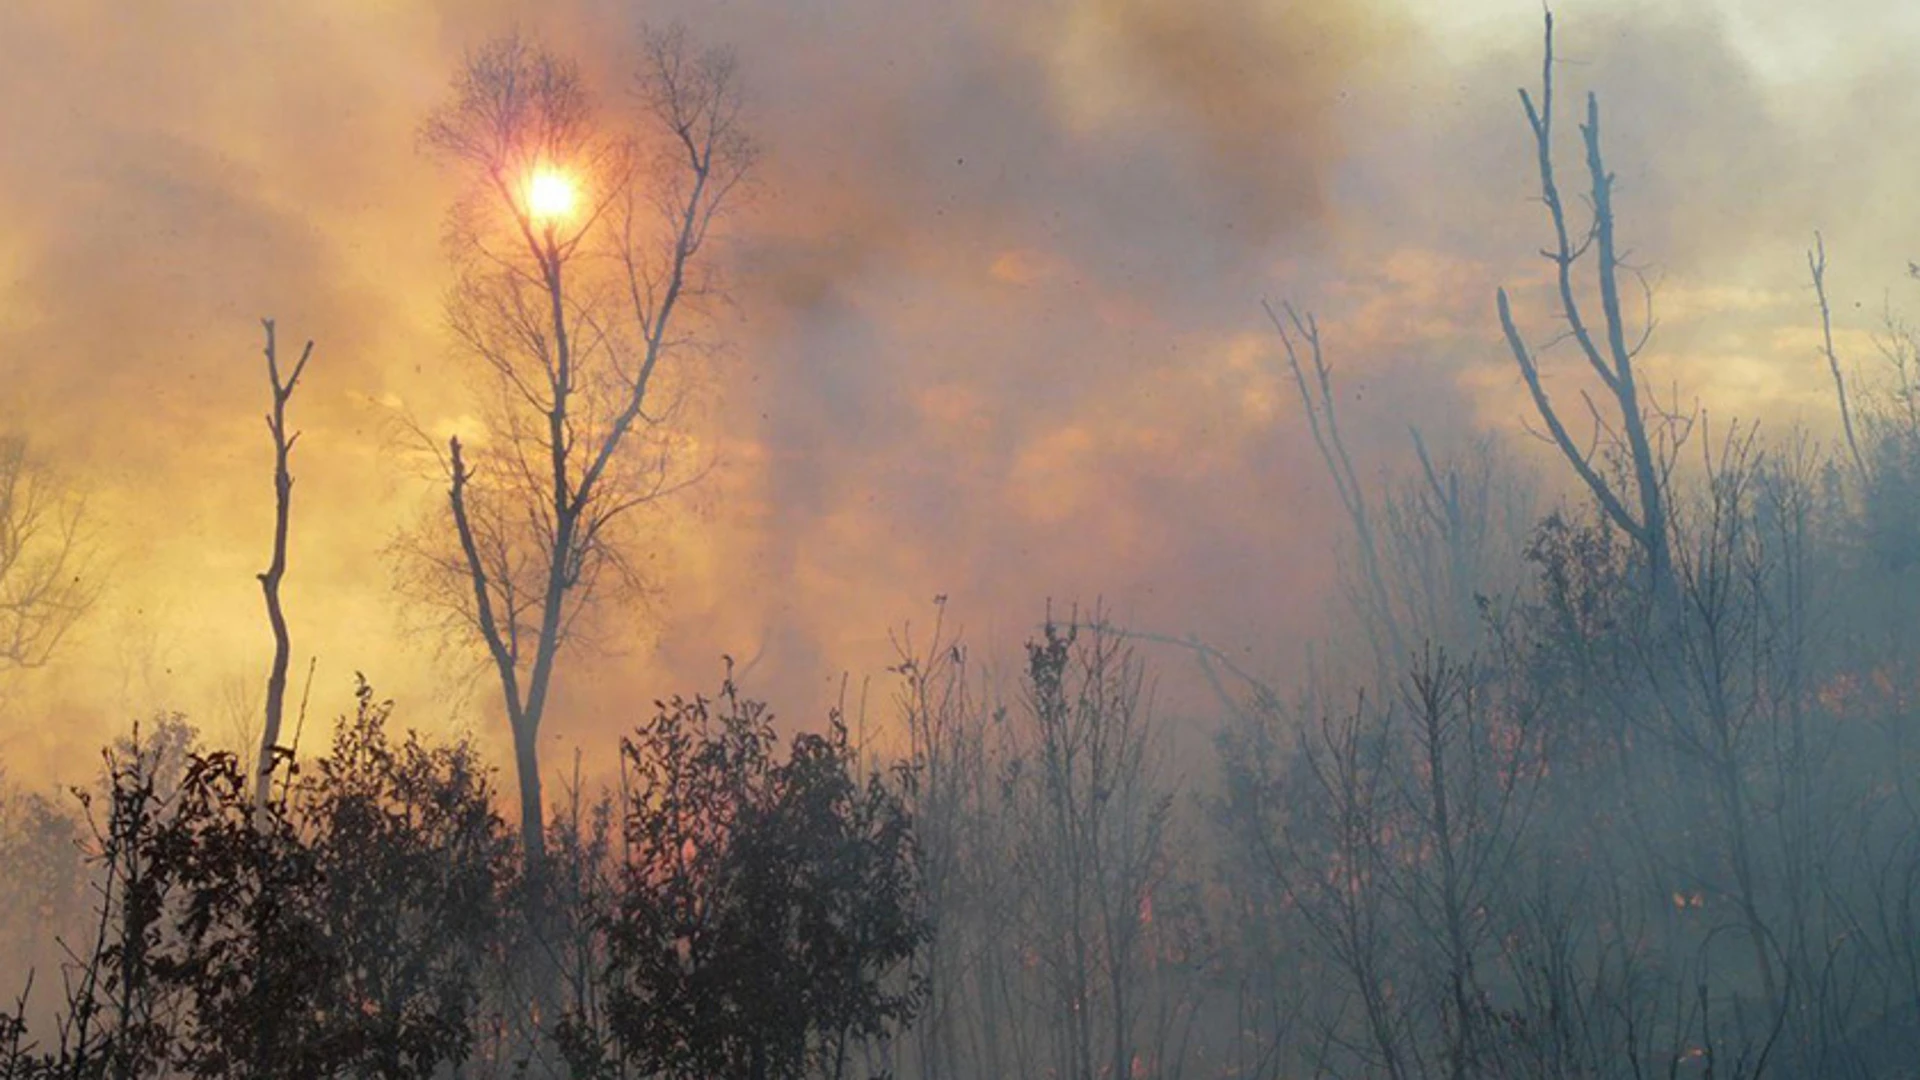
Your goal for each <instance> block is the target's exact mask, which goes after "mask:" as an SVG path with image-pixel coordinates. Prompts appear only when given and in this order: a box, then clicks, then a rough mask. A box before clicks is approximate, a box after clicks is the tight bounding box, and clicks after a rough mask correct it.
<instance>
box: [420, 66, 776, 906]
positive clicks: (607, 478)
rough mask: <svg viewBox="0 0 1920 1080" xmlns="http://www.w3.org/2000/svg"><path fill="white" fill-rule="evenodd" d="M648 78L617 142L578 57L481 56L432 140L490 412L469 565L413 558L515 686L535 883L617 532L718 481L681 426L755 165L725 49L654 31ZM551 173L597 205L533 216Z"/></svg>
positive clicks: (627, 547) (456, 468)
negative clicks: (725, 216) (558, 686)
mask: <svg viewBox="0 0 1920 1080" xmlns="http://www.w3.org/2000/svg"><path fill="white" fill-rule="evenodd" d="M638 67H639V70H638V73H637V76H636V80H635V83H634V86H635V93H636V95H637V97H638V98H639V104H640V106H641V111H642V113H643V115H644V116H645V117H646V118H647V120H648V121H649V123H648V124H647V125H646V128H645V129H644V130H639V131H634V132H631V133H627V132H620V131H617V130H615V129H614V128H613V127H611V126H610V125H609V124H607V123H606V122H605V121H603V120H602V119H601V118H600V117H599V116H598V115H597V114H596V112H595V110H594V108H593V105H592V102H591V100H590V98H589V97H588V95H587V92H586V89H585V86H584V83H583V81H582V79H581V77H580V74H579V72H578V71H577V69H576V68H575V67H574V66H573V65H572V64H570V63H568V62H566V61H564V60H561V59H558V58H556V57H554V56H553V55H551V54H549V53H546V52H544V51H542V50H541V49H540V48H538V47H537V46H535V45H533V44H531V43H529V42H527V41H525V40H524V39H520V38H507V39H504V40H502V41H500V42H497V43H496V44H494V45H492V46H490V47H488V48H487V49H485V50H483V51H481V52H480V53H478V54H476V55H475V56H473V57H472V58H470V59H469V61H468V64H467V68H466V70H465V71H464V72H463V73H462V75H461V76H460V78H458V79H457V80H456V81H455V86H454V94H453V97H452V100H451V101H450V102H449V103H448V104H447V105H446V106H445V107H443V108H442V109H441V110H440V111H438V112H436V113H435V114H434V116H433V117H432V118H431V119H430V120H429V121H428V123H427V125H426V127H425V129H424V131H423V134H422V141H423V142H424V144H425V145H426V146H428V147H429V148H430V149H432V150H433V151H435V152H436V153H437V154H438V155H439V156H441V157H442V158H443V159H444V160H447V161H448V162H450V163H451V164H453V165H454V166H455V167H456V168H457V169H459V170H460V171H461V172H462V173H463V174H464V176H465V178H466V180H467V182H468V189H467V192H466V194H465V195H464V196H463V198H462V200H461V201H460V203H459V204H457V205H456V207H455V209H454V212H453V215H452V226H451V228H450V229H449V248H450V251H451V252H452V256H453V259H454V262H455V265H456V267H457V269H458V270H459V273H460V280H459V284H458V285H457V286H456V289H455V291H454V293H453V296H452V299H451V300H450V302H449V321H450V322H451V324H452V327H453V330H454V333H455V335H456V337H457V339H458V340H459V342H460V343H461V345H462V346H463V348H464V351H465V352H467V353H468V354H469V355H470V356H471V358H472V359H473V360H474V361H475V366H476V368H477V370H478V372H479V374H480V375H481V388H482V391H483V394H484V395H485V400H486V403H487V409H486V412H485V413H484V423H485V430H484V432H483V433H481V437H479V438H476V439H474V440H473V441H472V442H471V443H470V444H463V443H462V442H460V441H459V440H454V441H453V442H451V443H449V449H450V450H451V462H450V466H449V476H448V479H449V488H448V502H447V508H448V511H449V512H450V514H451V518H452V521H451V528H450V529H446V528H445V524H444V523H443V524H442V525H441V526H440V527H441V528H443V529H445V531H444V532H442V534H441V537H442V539H441V540H440V544H441V545H442V546H443V547H445V546H452V545H449V544H448V543H447V541H448V540H452V541H455V542H457V546H458V554H457V555H455V556H448V555H445V554H441V555H438V556H435V555H433V554H431V552H432V551H433V550H434V545H433V544H431V543H426V544H419V545H415V546H418V547H420V548H422V549H424V550H425V551H427V552H428V553H429V554H428V557H426V558H424V559H421V560H419V562H418V564H417V565H418V567H419V569H420V570H421V571H422V572H423V573H424V574H426V575H429V576H431V577H434V578H436V579H443V578H448V577H451V578H454V579H457V585H456V584H454V583H453V582H448V581H438V583H437V584H434V585H431V586H429V587H427V588H424V589H423V590H422V591H423V592H425V593H427V594H430V595H437V596H439V597H441V598H443V599H451V600H453V601H454V602H455V605H456V610H457V612H458V614H459V616H460V618H461V620H462V621H463V622H465V623H466V624H467V626H468V627H469V628H470V629H471V630H472V631H473V632H474V633H475V635H476V636H477V637H478V638H479V639H480V641H481V643H482V644H483V645H484V646H485V650H486V653H487V656H488V658H489V660H490V661H491V663H492V666H493V667H494V669H495V673H496V675H497V676H498V678H499V680H500V686H501V691H502V696H503V698H504V704H505V706H506V713H507V717H508V720H509V723H510V724H511V726H512V728H513V733H514V741H515V747H516V752H517V755H518V765H519V769H520V772H521V802H522V807H521V809H522V815H523V817H522V838H523V841H524V843H525V845H526V850H527V853H528V858H529V862H530V865H531V867H532V868H533V869H534V870H535V872H536V873H537V869H538V863H539V862H540V860H541V858H542V853H543V849H544V843H545V841H544V832H543V828H542V826H541V807H540V799H541V796H540V782H539V772H538V760H537V754H536V752H535V747H536V745H537V744H536V741H535V740H536V735H537V733H538V730H539V727H540V723H541V718H542V716H543V715H544V712H545V708H546V702H547V700H548V696H549V693H550V690H551V686H552V682H553V679H554V678H555V670H556V664H557V657H558V655H559V653H560V651H561V648H562V646H563V645H564V644H565V643H566V642H567V641H568V640H569V639H570V638H571V637H573V635H574V631H575V628H576V625H577V624H579V623H580V622H581V620H583V619H585V618H586V617H587V616H588V614H589V613H590V612H591V611H592V609H593V608H594V607H595V605H596V602H598V601H600V600H603V599H605V598H606V597H607V596H609V595H610V590H609V588H608V586H609V585H610V584H623V583H624V584H628V585H633V584H637V582H636V581H635V579H636V577H637V575H636V573H635V571H634V567H635V566H636V565H637V561H636V560H635V558H634V555H633V548H634V547H635V546H636V543H637V541H636V539H635V538H634V537H633V536H632V535H630V534H628V533H627V532H626V531H624V530H623V529H622V528H621V527H620V526H621V524H622V522H624V521H625V520H626V519H627V518H629V517H630V516H631V515H632V514H633V513H634V512H636V511H638V510H640V509H642V508H643V507H646V506H648V505H650V504H653V503H655V502H657V501H658V500H659V499H661V498H662V497H664V496H665V495H667V494H669V493H671V492H673V491H675V490H678V489H680V488H681V487H684V486H686V485H688V484H691V483H692V482H694V481H695V480H697V479H698V478H699V476H700V475H702V472H703V470H702V469H701V468H700V467H699V465H698V463H697V462H695V463H689V462H687V461H686V460H685V453H684V450H683V449H682V448H683V447H684V441H683V440H680V439H679V438H678V437H677V434H676V433H675V432H673V431H672V430H671V428H670V424H671V421H672V420H673V416H674V412H675V406H676V405H677V404H678V403H679V402H680V401H681V400H683V395H684V390H683V385H684V383H685V382H686V381H688V380H687V372H686V371H685V368H686V365H687V362H688V361H689V360H691V358H692V357H694V356H695V355H697V354H698V351H699V349H700V347H701V333H700V332H701V330H703V329H704V326H703V325H701V324H700V323H699V322H698V321H697V320H699V319H700V318H701V316H702V315H703V312H702V311H701V310H700V305H701V304H702V303H703V302H704V301H705V300H707V299H709V298H710V297H712V296H714V295H715V294H716V292H717V285H716V283H715V276H714V273H713V271H712V270H711V269H710V267H709V263H710V260H709V259H708V258H707V255H706V253H707V245H708V243H709V241H710V239H711V237H712V230H713V227H714V224H715V222H716V221H717V220H718V219H719V217H720V216H721V214H722V211H723V210H724V209H725V207H726V206H727V204H728V202H729V198H730V196H731V195H732V194H733V193H734V192H735V191H736V190H737V189H738V187H739V186H740V184H741V183H742V182H743V180H744V178H745V177H746V175H747V172H748V170H749V168H750V167H751V165H752V161H753V147H752V144H751V141H750V140H749V138H748V137H747V135H746V132H745V129H744V126H743V125H742V122H741V105H740V95H739V89H738V77H737V73H736V71H735V68H734V65H733V61H732V60H731V58H730V57H729V56H728V55H727V54H725V53H723V52H715V51H703V50H700V49H697V48H696V47H694V45H693V44H692V43H691V42H690V41H689V40H688V38H687V36H686V35H685V34H684V33H683V32H681V31H679V30H677V29H676V30H670V31H667V32H664V33H653V34H649V35H647V37H646V38H645V40H644V43H643V45H642V48H641V52H640V56H639V65H638ZM536 171H540V174H541V175H545V174H546V173H554V174H558V175H560V176H562V177H564V180H563V181H562V182H565V183H568V184H570V185H571V186H572V187H574V188H577V189H578V190H579V191H581V192H582V193H584V195H585V198H584V202H585V204H586V205H585V206H584V208H581V209H579V210H578V212H577V213H571V214H566V215H555V214H550V213H544V212H541V213H537V212H536V207H535V206H534V205H533V200H532V198H531V194H530V192H531V185H532V178H533V177H534V176H535V175H536ZM690 320H696V321H694V322H691V323H690ZM669 372H671V373H672V374H671V377H670V378H668V379H667V381H666V382H665V383H664V384H663V376H667V375H668V373H669Z"/></svg>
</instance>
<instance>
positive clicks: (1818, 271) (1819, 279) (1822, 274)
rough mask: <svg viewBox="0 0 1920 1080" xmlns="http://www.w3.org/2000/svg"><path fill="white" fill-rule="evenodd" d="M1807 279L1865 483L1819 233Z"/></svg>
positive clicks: (1844, 422) (1850, 447) (1849, 442)
mask: <svg viewBox="0 0 1920 1080" xmlns="http://www.w3.org/2000/svg"><path fill="white" fill-rule="evenodd" d="M1807 276H1808V277H1811V278H1812V279H1813V294H1814V296H1815V297H1816V298H1817V299H1818V300H1819V302H1820V352H1821V355H1823V356H1825V357H1826V358H1827V370H1829V371H1831V372H1832V373H1833V393H1834V397H1835V398H1837V399H1838V400H1839V403H1840V426H1841V428H1842V430H1844V431H1845V432H1846V437H1847V452H1848V454H1850V455H1851V456H1852V457H1853V467H1854V468H1855V469H1856V470H1857V471H1858V472H1859V474H1860V479H1861V480H1862V481H1864V480H1866V478H1867V459H1866V458H1865V457H1863V456H1861V454H1860V440H1858V439H1857V438H1855V437H1854V434H1853V409H1852V407H1851V406H1850V405H1849V404H1848V402H1847V380H1846V377H1845V376H1844V375H1842V374H1841V373H1840V354H1839V353H1838V352H1836V351H1835V350H1834V347H1833V309H1832V307H1831V306H1829V305H1828V303H1827V242H1826V240H1825V239H1824V238H1822V237H1821V235H1820V234H1819V233H1818V232H1816V233H1814V234H1813V250H1812V251H1809V252H1807Z"/></svg>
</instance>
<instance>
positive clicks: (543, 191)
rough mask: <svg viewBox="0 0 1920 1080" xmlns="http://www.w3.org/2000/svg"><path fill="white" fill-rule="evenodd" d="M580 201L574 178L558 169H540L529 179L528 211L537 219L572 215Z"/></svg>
mask: <svg viewBox="0 0 1920 1080" xmlns="http://www.w3.org/2000/svg"><path fill="white" fill-rule="evenodd" d="M578 201H579V192H578V190H577V189H576V188H575V186H574V183H573V179H572V178H571V177H569V176H568V175H567V174H565V173H563V172H560V171H558V170H556V169H548V168H542V169H539V170H537V171H536V172H535V173H534V174H533V176H532V178H530V179H529V180H528V181H527V213H528V214H531V215H532V216H533V219H534V220H535V221H558V220H560V219H562V218H566V217H570V216H572V214H573V208H574V204H575V203H576V202H578Z"/></svg>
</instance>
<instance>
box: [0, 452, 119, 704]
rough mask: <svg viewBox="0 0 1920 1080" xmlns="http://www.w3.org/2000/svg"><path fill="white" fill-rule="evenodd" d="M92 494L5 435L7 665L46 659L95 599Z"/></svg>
mask: <svg viewBox="0 0 1920 1080" xmlns="http://www.w3.org/2000/svg"><path fill="white" fill-rule="evenodd" d="M92 571H93V549H92V547H91V546H90V544H89V543H88V531H87V507H86V501H85V500H84V499H83V498H81V497H80V496H79V495H77V494H75V492H74V491H73V489H72V488H71V487H69V486H68V485H67V484H66V483H65V482H64V481H63V480H62V478H61V477H60V476H59V475H58V474H57V473H56V472H55V471H54V470H53V469H52V468H50V467H49V466H48V465H46V464H45V463H44V462H42V461H40V460H39V459H37V458H35V457H34V456H33V455H32V453H31V452H30V451H29V449H28V445H27V440H26V439H24V438H21V437H19V436H5V437H0V668H8V667H12V668H27V667H38V666H40V665H42V664H44V663H46V662H47V661H48V660H49V659H50V658H51V657H52V656H53V654H54V652H55V650H56V649H58V648H59V645H60V643H61V641H62V640H63V639H65V637H66V636H67V633H68V632H69V631H71V630H72V629H73V627H74V624H75V623H77V622H78V621H79V620H80V617H81V616H82V615H84V614H85V613H86V611H87V609H88V608H89V607H91V606H92V604H93V601H94V598H95V597H96V596H97V595H98V584H97V582H95V581H94V580H93V578H92Z"/></svg>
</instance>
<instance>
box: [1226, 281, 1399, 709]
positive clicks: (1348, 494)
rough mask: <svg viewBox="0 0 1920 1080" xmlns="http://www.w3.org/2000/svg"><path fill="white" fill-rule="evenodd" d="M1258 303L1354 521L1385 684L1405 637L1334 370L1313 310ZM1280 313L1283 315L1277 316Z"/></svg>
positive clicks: (1364, 607)
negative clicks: (1343, 424) (1343, 421)
mask: <svg viewBox="0 0 1920 1080" xmlns="http://www.w3.org/2000/svg"><path fill="white" fill-rule="evenodd" d="M1261 306H1262V307H1264V308H1265V309H1266V312H1267V319H1268V320H1269V321H1270V322H1272V323H1273V328H1274V330H1275V331H1276V332H1278V333H1279V335H1280V345H1281V347H1282V348H1283V349H1285V350H1286V354H1287V370H1288V371H1289V372H1290V373H1291V374H1292V375H1293V385H1294V389H1295V391H1296V392H1297V393H1298V394H1299V395H1300V407H1301V409H1302V410H1304V411H1305V412H1306V414H1307V427H1308V429H1309V430H1310V431H1312V432H1313V444H1314V446H1316V447H1317V448H1319V450H1320V460H1321V462H1322V463H1323V464H1324V465H1326V467H1327V475H1328V476H1329V477H1331V478H1332V479H1333V487H1334V490H1335V491H1336V492H1337V493H1338V494H1339V496H1340V505H1341V507H1342V508H1343V509H1344V510H1346V512H1347V520H1348V522H1350V523H1351V524H1352V525H1353V538H1354V547H1355V550H1356V554H1357V556H1358V558H1359V560H1360V567H1359V570H1360V580H1359V582H1358V591H1359V593H1360V595H1359V597H1358V598H1357V604H1356V606H1357V607H1358V608H1359V610H1360V617H1361V623H1362V625H1363V626H1364V627H1365V628H1366V632H1367V637H1368V640H1369V641H1370V642H1371V644H1372V646H1373V656H1374V678H1375V680H1376V682H1377V684H1378V685H1381V686H1385V685H1386V684H1387V681H1388V674H1387V673H1388V672H1390V671H1392V670H1393V669H1394V668H1395V667H1396V666H1397V665H1398V664H1399V663H1400V661H1401V659H1402V657H1403V656H1404V655H1405V653H1406V639H1405V636H1404V635H1403V634H1402V633H1401V630H1400V621H1399V619H1398V618H1396V617H1395V614H1396V613H1395V609H1394V605H1393V599H1392V597H1391V596H1390V595H1389V593H1388V591H1387V583H1386V577H1385V575H1384V574H1383V573H1382V572H1381V569H1380V543H1379V540H1378V539H1377V537H1376V536H1375V533H1374V528H1373V520H1372V516H1371V513H1370V511H1369V508H1368V499H1367V494H1366V489H1365V488H1363V487H1362V486H1361V484H1360V475H1359V473H1358V472H1356V471H1355V470H1354V467H1353V457H1352V455H1350V454H1348V453H1347V443H1346V439H1345V438H1344V437H1342V436H1341V434H1340V413H1339V410H1337V409H1336V408H1335V407H1334V400H1333V369H1332V368H1331V367H1329V366H1328V365H1327V361H1326V354H1325V353H1324V352H1323V351H1322V349H1321V346H1320V324H1319V322H1318V321H1317V320H1316V319H1315V318H1314V317H1313V314H1312V313H1311V312H1309V313H1307V314H1306V315H1304V316H1303V315H1301V314H1300V312H1298V311H1296V310H1295V309H1294V307H1293V305H1292V304H1282V305H1281V307H1280V311H1275V310H1274V308H1273V305H1272V304H1270V303H1266V302H1264V301H1263V302H1262V305H1261ZM1282 313H1284V314H1285V316H1286V317H1285V318H1282V317H1281V314H1282Z"/></svg>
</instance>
